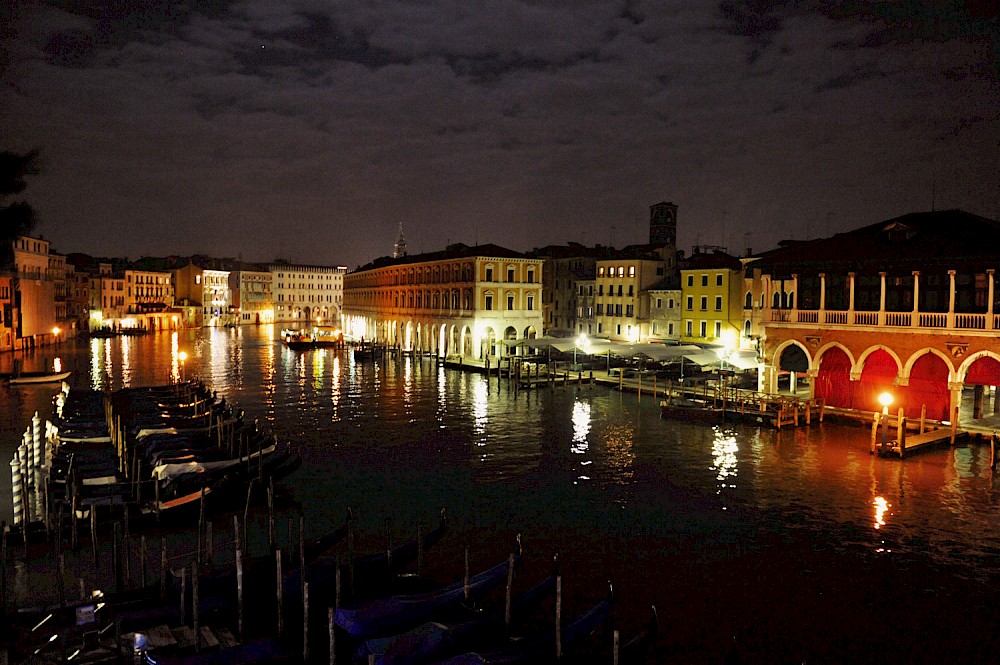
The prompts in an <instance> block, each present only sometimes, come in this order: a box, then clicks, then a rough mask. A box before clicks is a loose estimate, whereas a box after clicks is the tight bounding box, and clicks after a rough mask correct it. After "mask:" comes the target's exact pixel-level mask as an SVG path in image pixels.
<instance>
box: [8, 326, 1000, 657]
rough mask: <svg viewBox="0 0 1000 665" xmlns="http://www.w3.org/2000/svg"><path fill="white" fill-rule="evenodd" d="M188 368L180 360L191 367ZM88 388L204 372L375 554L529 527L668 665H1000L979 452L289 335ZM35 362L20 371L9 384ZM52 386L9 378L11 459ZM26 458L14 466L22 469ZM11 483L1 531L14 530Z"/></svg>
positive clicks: (482, 563) (195, 347)
mask: <svg viewBox="0 0 1000 665" xmlns="http://www.w3.org/2000/svg"><path fill="white" fill-rule="evenodd" d="M182 351H183V352H186V353H187V360H186V361H185V362H183V363H182V362H181V361H180V360H179V353H180V352H182ZM57 357H58V359H59V362H60V363H61V364H62V366H63V367H65V368H67V369H72V370H73V375H72V380H71V382H70V383H71V385H72V386H73V387H75V388H79V389H101V388H104V387H107V386H110V387H111V388H113V389H117V388H120V387H123V386H143V385H153V384H162V383H165V382H166V381H167V380H168V379H169V378H170V377H177V376H179V375H180V374H182V373H183V374H185V375H187V376H190V375H198V376H200V377H202V378H203V380H204V381H205V382H206V383H208V384H210V385H211V386H212V387H213V388H214V389H215V390H218V391H219V394H220V395H221V396H225V397H226V398H227V400H229V401H231V402H233V403H235V404H236V405H238V406H239V407H241V408H243V409H244V410H245V411H246V414H247V417H248V418H257V419H260V420H261V421H262V422H264V423H265V424H266V426H267V427H268V428H270V429H271V430H272V431H273V432H274V433H275V434H277V435H278V436H279V437H280V438H281V439H287V440H290V441H293V442H295V443H296V444H297V445H298V446H299V450H300V451H301V454H302V456H303V458H304V464H303V467H302V468H301V469H300V470H299V471H297V472H296V473H295V474H294V475H293V476H291V477H289V478H288V479H286V480H285V481H284V482H283V483H282V487H281V488H280V492H281V495H282V499H283V500H284V501H286V502H287V503H289V504H291V505H294V506H299V507H301V509H302V511H303V512H304V514H305V516H306V519H307V522H308V529H309V530H310V532H314V533H319V532H320V531H322V530H324V529H325V528H327V527H331V526H333V525H335V524H337V523H338V522H339V521H340V520H341V519H342V518H343V515H344V512H345V511H346V509H347V507H348V506H350V507H351V508H352V509H353V511H354V513H355V515H356V516H357V519H358V531H359V549H365V548H368V549H373V550H377V549H380V548H382V547H385V546H386V543H387V539H388V538H390V537H391V538H394V539H396V541H397V542H398V541H399V540H401V539H403V538H407V537H410V536H412V535H413V533H414V532H415V530H416V528H417V527H416V525H418V524H422V525H424V527H425V528H429V527H430V526H431V525H433V524H435V523H436V519H437V518H436V515H437V512H438V510H439V509H440V508H442V507H443V508H445V509H446V510H447V514H448V516H449V532H448V536H447V537H446V538H445V540H444V541H443V542H442V543H440V544H439V545H436V546H435V547H434V548H433V549H432V550H431V551H429V552H428V553H427V566H428V569H429V570H431V571H433V573H434V574H437V575H438V576H440V577H441V578H442V579H449V580H450V579H456V576H460V574H461V572H460V571H461V568H462V559H463V550H464V547H465V546H468V547H469V550H470V559H471V567H472V568H473V570H476V569H478V568H484V567H486V566H487V565H490V564H492V563H494V562H495V561H496V560H498V558H500V557H503V556H504V554H505V553H506V552H507V551H509V550H510V549H511V547H512V543H513V542H514V539H515V535H516V534H517V533H520V534H522V539H523V543H524V548H525V549H524V551H525V561H526V565H525V567H524V569H523V570H524V573H523V574H524V576H525V577H526V578H527V579H529V580H531V579H538V578H540V577H542V576H544V575H545V574H546V573H547V572H548V569H549V567H550V565H551V563H550V562H551V559H552V557H553V556H554V555H556V554H558V555H559V558H560V566H561V570H562V572H563V578H564V589H565V593H566V601H565V606H566V615H567V616H571V615H572V614H574V613H575V612H577V611H580V610H582V609H584V608H585V607H587V606H589V604H591V603H593V602H594V601H596V600H597V599H599V598H600V597H602V596H603V594H604V593H606V589H607V581H608V580H611V582H612V583H613V587H614V594H615V603H616V613H615V621H616V625H617V626H618V627H619V628H620V630H621V633H622V639H623V640H625V639H628V637H629V636H630V635H631V634H632V633H634V632H635V631H636V630H638V629H639V628H640V627H641V626H642V624H643V623H644V622H645V620H646V618H647V616H648V615H649V613H650V609H649V608H650V606H651V605H655V606H656V607H657V610H658V614H659V618H660V622H659V625H660V634H659V638H658V641H657V645H656V650H655V654H654V656H655V657H654V660H655V662H662V663H720V662H744V663H784V662H789V663H799V662H808V663H846V662H995V661H997V660H998V659H1000V655H998V654H1000V651H998V648H1000V479H998V477H997V475H998V474H997V473H996V472H994V471H991V470H990V468H989V455H990V452H989V448H988V447H984V446H979V445H975V444H966V445H958V446H956V447H953V448H945V449H941V450H936V451H931V452H927V453H921V454H919V455H915V456H914V457H912V458H911V459H907V460H906V461H904V462H900V461H899V460H896V459H881V458H878V457H873V456H871V455H869V453H868V449H869V438H868V437H869V435H868V431H867V430H866V429H864V428H855V427H849V426H842V425H833V424H824V425H822V426H815V425H814V426H813V427H812V428H800V429H785V430H782V431H780V432H776V431H772V430H768V429H760V428H757V427H749V426H740V425H718V426H711V425H703V424H687V423H682V422H676V421H668V420H661V419H660V418H659V414H658V409H657V405H656V404H655V402H654V400H653V399H652V398H651V397H650V396H649V395H644V396H642V397H641V398H639V397H638V396H637V395H636V394H634V393H619V392H618V391H616V390H613V389H609V388H605V387H599V386H589V385H586V384H585V385H569V386H565V387H556V388H554V389H551V390H550V389H548V388H545V389H542V390H536V391H519V392H515V391H513V390H512V389H511V387H510V386H509V385H508V383H507V382H506V381H501V382H498V380H497V379H496V378H495V377H494V378H492V379H491V380H489V381H488V380H486V379H485V378H484V377H482V376H481V375H478V374H470V373H462V372H458V371H453V370H446V369H444V368H443V367H441V366H439V365H438V364H437V363H436V362H434V361H433V360H430V359H422V360H421V359H414V358H401V359H391V358H390V359H385V360H382V359H379V360H376V361H375V362H372V360H371V359H368V360H362V359H360V358H358V359H355V358H354V357H353V356H352V354H351V353H350V352H349V351H335V350H316V351H310V352H304V353H303V352H292V351H289V350H288V349H286V348H284V346H283V345H282V344H281V342H280V339H279V338H278V337H277V336H276V331H275V330H274V329H273V328H271V327H267V326H264V327H260V328H250V327H247V328H243V329H237V330H229V329H204V330H195V331H182V332H180V333H156V334H152V335H149V336H145V337H137V338H119V339H111V340H91V341H89V342H84V341H81V342H67V343H66V344H64V345H63V346H61V347H59V348H57V349H39V350H37V351H36V352H35V353H34V355H30V356H26V357H24V358H23V361H22V362H23V365H24V367H25V369H34V368H42V367H50V366H51V364H52V362H53V361H54V360H55V358H57ZM12 361H13V356H11V354H7V355H5V356H0V371H9V368H10V364H11V363H12ZM54 390H55V389H54V388H53V387H52V386H48V387H44V386H21V387H11V386H8V385H3V386H2V387H0V455H2V459H4V460H9V459H10V457H11V455H12V453H13V449H14V446H15V445H16V444H17V442H18V441H19V439H20V434H21V432H22V431H23V430H24V428H25V427H26V426H27V424H28V422H29V420H30V417H31V414H32V413H33V412H34V411H35V410H39V411H40V412H41V415H42V416H43V417H44V416H46V415H47V414H49V413H51V407H50V405H49V403H50V400H51V397H52V395H53V394H54ZM6 466H7V465H6V464H4V467H6ZM10 482H11V480H10V477H9V473H4V474H3V475H2V476H0V518H2V519H6V520H8V521H10V519H11V512H12V509H11V500H10Z"/></svg>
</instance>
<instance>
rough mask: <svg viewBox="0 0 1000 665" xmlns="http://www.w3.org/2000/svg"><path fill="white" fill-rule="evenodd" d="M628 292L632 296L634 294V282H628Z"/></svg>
mask: <svg viewBox="0 0 1000 665" xmlns="http://www.w3.org/2000/svg"><path fill="white" fill-rule="evenodd" d="M628 294H629V295H630V296H634V295H635V285H634V284H629V285H628Z"/></svg>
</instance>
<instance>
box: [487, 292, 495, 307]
mask: <svg viewBox="0 0 1000 665" xmlns="http://www.w3.org/2000/svg"><path fill="white" fill-rule="evenodd" d="M492 310H493V296H492V295H491V294H489V293H487V294H486V311H492Z"/></svg>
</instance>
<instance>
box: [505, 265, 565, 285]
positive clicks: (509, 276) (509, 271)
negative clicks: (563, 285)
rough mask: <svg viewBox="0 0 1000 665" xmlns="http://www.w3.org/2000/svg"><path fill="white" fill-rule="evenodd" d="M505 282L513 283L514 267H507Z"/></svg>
mask: <svg viewBox="0 0 1000 665" xmlns="http://www.w3.org/2000/svg"><path fill="white" fill-rule="evenodd" d="M507 281H508V282H513V281H514V267H513V266H508V267H507ZM556 288H559V286H558V285H556Z"/></svg>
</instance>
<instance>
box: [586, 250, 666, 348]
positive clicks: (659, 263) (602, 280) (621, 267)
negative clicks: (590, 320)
mask: <svg viewBox="0 0 1000 665" xmlns="http://www.w3.org/2000/svg"><path fill="white" fill-rule="evenodd" d="M674 257H675V254H674V249H673V247H672V246H666V247H659V248H653V247H651V246H641V247H635V248H631V249H629V248H626V249H625V250H623V251H622V252H621V253H619V254H618V256H617V258H611V259H602V260H600V261H598V262H597V279H596V284H595V286H596V287H597V293H596V294H595V296H594V318H595V320H596V322H597V330H596V332H595V333H594V335H595V337H599V338H602V339H608V340H611V341H613V342H626V343H635V342H646V341H648V340H649V337H650V332H651V325H650V313H649V304H650V296H649V290H650V289H653V288H655V287H658V286H660V285H662V284H663V282H664V279H665V278H666V277H668V276H669V275H670V274H672V273H673V274H675V273H674V270H675V263H674Z"/></svg>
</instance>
